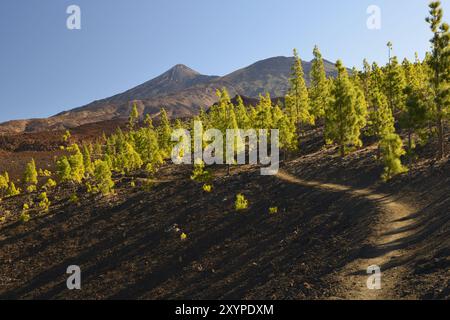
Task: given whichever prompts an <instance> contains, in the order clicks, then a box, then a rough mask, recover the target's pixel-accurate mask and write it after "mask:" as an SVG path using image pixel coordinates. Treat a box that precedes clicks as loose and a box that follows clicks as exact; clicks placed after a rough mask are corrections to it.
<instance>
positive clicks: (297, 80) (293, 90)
mask: <svg viewBox="0 0 450 320" xmlns="http://www.w3.org/2000/svg"><path fill="white" fill-rule="evenodd" d="M289 83H290V88H289V91H288V94H287V96H286V99H285V100H286V101H285V104H286V110H287V111H288V113H289V115H290V117H291V118H292V119H293V121H294V122H295V123H296V124H306V123H310V124H313V123H314V118H313V117H312V116H311V114H310V105H309V97H308V89H307V87H306V83H305V78H304V73H303V66H302V61H301V60H300V58H299V56H298V53H297V50H296V49H294V64H293V66H292V74H291V78H290V79H289Z"/></svg>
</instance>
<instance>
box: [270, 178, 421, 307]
mask: <svg viewBox="0 0 450 320" xmlns="http://www.w3.org/2000/svg"><path fill="white" fill-rule="evenodd" d="M277 177H278V178H279V179H281V180H283V181H285V182H288V183H291V184H297V185H301V186H306V187H311V188H317V189H321V190H325V191H330V192H347V193H349V194H351V195H353V196H357V197H363V198H365V199H367V200H370V201H373V202H376V204H377V206H378V207H379V208H380V217H379V223H377V224H375V225H374V226H373V229H372V233H371V234H370V235H368V243H369V246H370V247H371V248H372V249H371V250H370V252H368V254H363V255H364V256H367V257H364V256H362V257H357V258H356V259H355V260H353V261H352V262H350V263H349V264H347V265H346V266H345V267H344V268H342V269H341V270H340V271H339V273H338V280H339V283H340V288H339V291H340V292H341V295H340V296H339V297H335V298H336V299H358V300H377V299H383V300H384V299H398V298H400V297H398V296H397V295H396V293H395V292H396V291H395V287H396V285H397V284H398V283H400V281H401V278H402V274H403V273H404V272H405V270H404V269H403V268H402V267H390V268H387V269H386V267H387V266H388V265H389V264H390V263H392V262H394V261H395V259H398V258H400V257H403V256H404V255H405V254H406V252H405V250H404V249H401V246H400V244H401V243H402V239H404V238H406V237H408V236H409V235H411V233H412V231H410V229H411V228H409V226H411V225H412V224H414V222H415V221H414V219H412V218H411V216H412V215H413V214H414V213H415V211H416V210H415V209H414V208H413V207H412V206H409V205H408V204H406V203H403V202H400V201H398V200H395V199H394V198H393V197H392V196H389V195H386V194H380V193H374V191H373V190H370V189H354V188H352V187H348V186H344V185H339V184H333V183H321V182H317V181H309V180H302V179H299V178H297V177H295V176H293V175H291V174H289V173H287V172H286V171H283V170H280V171H279V173H278V174H277ZM372 265H376V266H379V267H380V268H381V289H380V290H376V289H372V290H371V289H368V287H367V279H368V277H369V276H370V275H369V274H367V268H368V267H369V266H372Z"/></svg>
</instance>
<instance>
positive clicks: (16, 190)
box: [6, 181, 21, 197]
mask: <svg viewBox="0 0 450 320" xmlns="http://www.w3.org/2000/svg"><path fill="white" fill-rule="evenodd" d="M20 191H21V190H20V188H16V186H15V185H14V182H12V181H10V182H9V186H8V190H7V191H6V197H14V196H17V195H19V194H20Z"/></svg>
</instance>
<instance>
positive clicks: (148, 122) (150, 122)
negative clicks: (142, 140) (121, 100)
mask: <svg viewBox="0 0 450 320" xmlns="http://www.w3.org/2000/svg"><path fill="white" fill-rule="evenodd" d="M144 123H145V125H146V126H147V128H149V129H152V130H153V129H154V128H155V127H154V126H153V120H152V117H151V116H150V114H149V113H147V114H146V115H145V120H144Z"/></svg>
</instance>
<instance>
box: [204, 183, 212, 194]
mask: <svg viewBox="0 0 450 320" xmlns="http://www.w3.org/2000/svg"><path fill="white" fill-rule="evenodd" d="M203 191H205V192H208V193H209V192H211V191H212V185H210V184H204V185H203Z"/></svg>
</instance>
